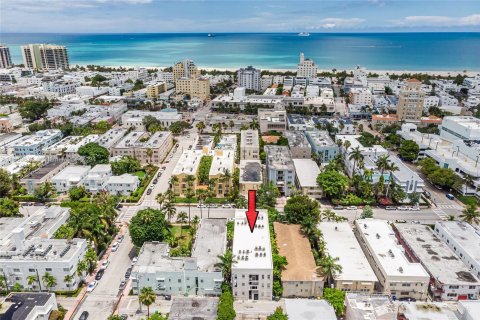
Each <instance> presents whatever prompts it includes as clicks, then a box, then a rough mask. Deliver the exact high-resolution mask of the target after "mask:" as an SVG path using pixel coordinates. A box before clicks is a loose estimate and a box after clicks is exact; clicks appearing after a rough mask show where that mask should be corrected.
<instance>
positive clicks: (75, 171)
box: [52, 166, 90, 182]
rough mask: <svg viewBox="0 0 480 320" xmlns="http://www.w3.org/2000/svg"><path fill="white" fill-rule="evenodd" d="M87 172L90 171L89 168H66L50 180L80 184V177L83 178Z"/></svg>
mask: <svg viewBox="0 0 480 320" xmlns="http://www.w3.org/2000/svg"><path fill="white" fill-rule="evenodd" d="M88 171H90V167H89V166H68V167H66V168H65V169H63V170H62V171H60V172H59V173H57V174H56V175H55V176H54V177H53V178H52V180H68V181H77V182H80V180H81V179H82V177H84V176H85V175H86V174H87V173H88Z"/></svg>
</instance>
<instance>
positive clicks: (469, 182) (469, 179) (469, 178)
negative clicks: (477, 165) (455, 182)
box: [463, 173, 474, 194]
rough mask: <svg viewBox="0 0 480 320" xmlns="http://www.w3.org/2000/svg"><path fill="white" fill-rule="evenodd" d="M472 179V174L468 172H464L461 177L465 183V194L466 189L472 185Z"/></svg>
mask: <svg viewBox="0 0 480 320" xmlns="http://www.w3.org/2000/svg"><path fill="white" fill-rule="evenodd" d="M473 181H474V178H473V176H472V175H470V174H468V173H467V174H465V176H464V177H463V183H464V184H465V194H467V191H468V190H467V189H468V187H469V186H471V185H473Z"/></svg>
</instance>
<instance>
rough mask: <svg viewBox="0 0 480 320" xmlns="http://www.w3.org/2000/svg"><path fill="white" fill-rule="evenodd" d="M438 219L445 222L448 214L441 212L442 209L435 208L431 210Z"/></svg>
mask: <svg viewBox="0 0 480 320" xmlns="http://www.w3.org/2000/svg"><path fill="white" fill-rule="evenodd" d="M432 211H433V212H434V213H435V214H436V215H437V216H438V217H439V218H440V219H442V220H447V219H448V214H446V213H445V211H443V210H442V209H440V208H435V209H433V210H432Z"/></svg>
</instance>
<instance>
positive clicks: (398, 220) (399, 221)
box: [395, 219, 407, 223]
mask: <svg viewBox="0 0 480 320" xmlns="http://www.w3.org/2000/svg"><path fill="white" fill-rule="evenodd" d="M395 222H396V223H406V222H407V221H406V220H403V219H397V220H395Z"/></svg>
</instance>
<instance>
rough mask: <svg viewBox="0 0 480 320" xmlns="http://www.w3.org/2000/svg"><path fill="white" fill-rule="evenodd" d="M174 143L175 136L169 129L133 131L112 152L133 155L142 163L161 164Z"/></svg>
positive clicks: (120, 154) (117, 154)
mask: <svg viewBox="0 0 480 320" xmlns="http://www.w3.org/2000/svg"><path fill="white" fill-rule="evenodd" d="M172 145H173V136H172V133H171V132H169V131H157V132H155V133H154V134H149V133H148V132H145V131H132V132H130V133H129V134H127V135H126V136H125V137H124V138H123V139H122V140H120V142H119V143H117V145H116V146H115V147H114V148H112V154H113V156H131V157H134V158H136V159H138V160H140V162H141V163H142V164H148V163H153V164H159V163H162V161H163V160H164V159H165V157H166V156H167V154H168V152H169V151H170V149H171V148H172Z"/></svg>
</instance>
